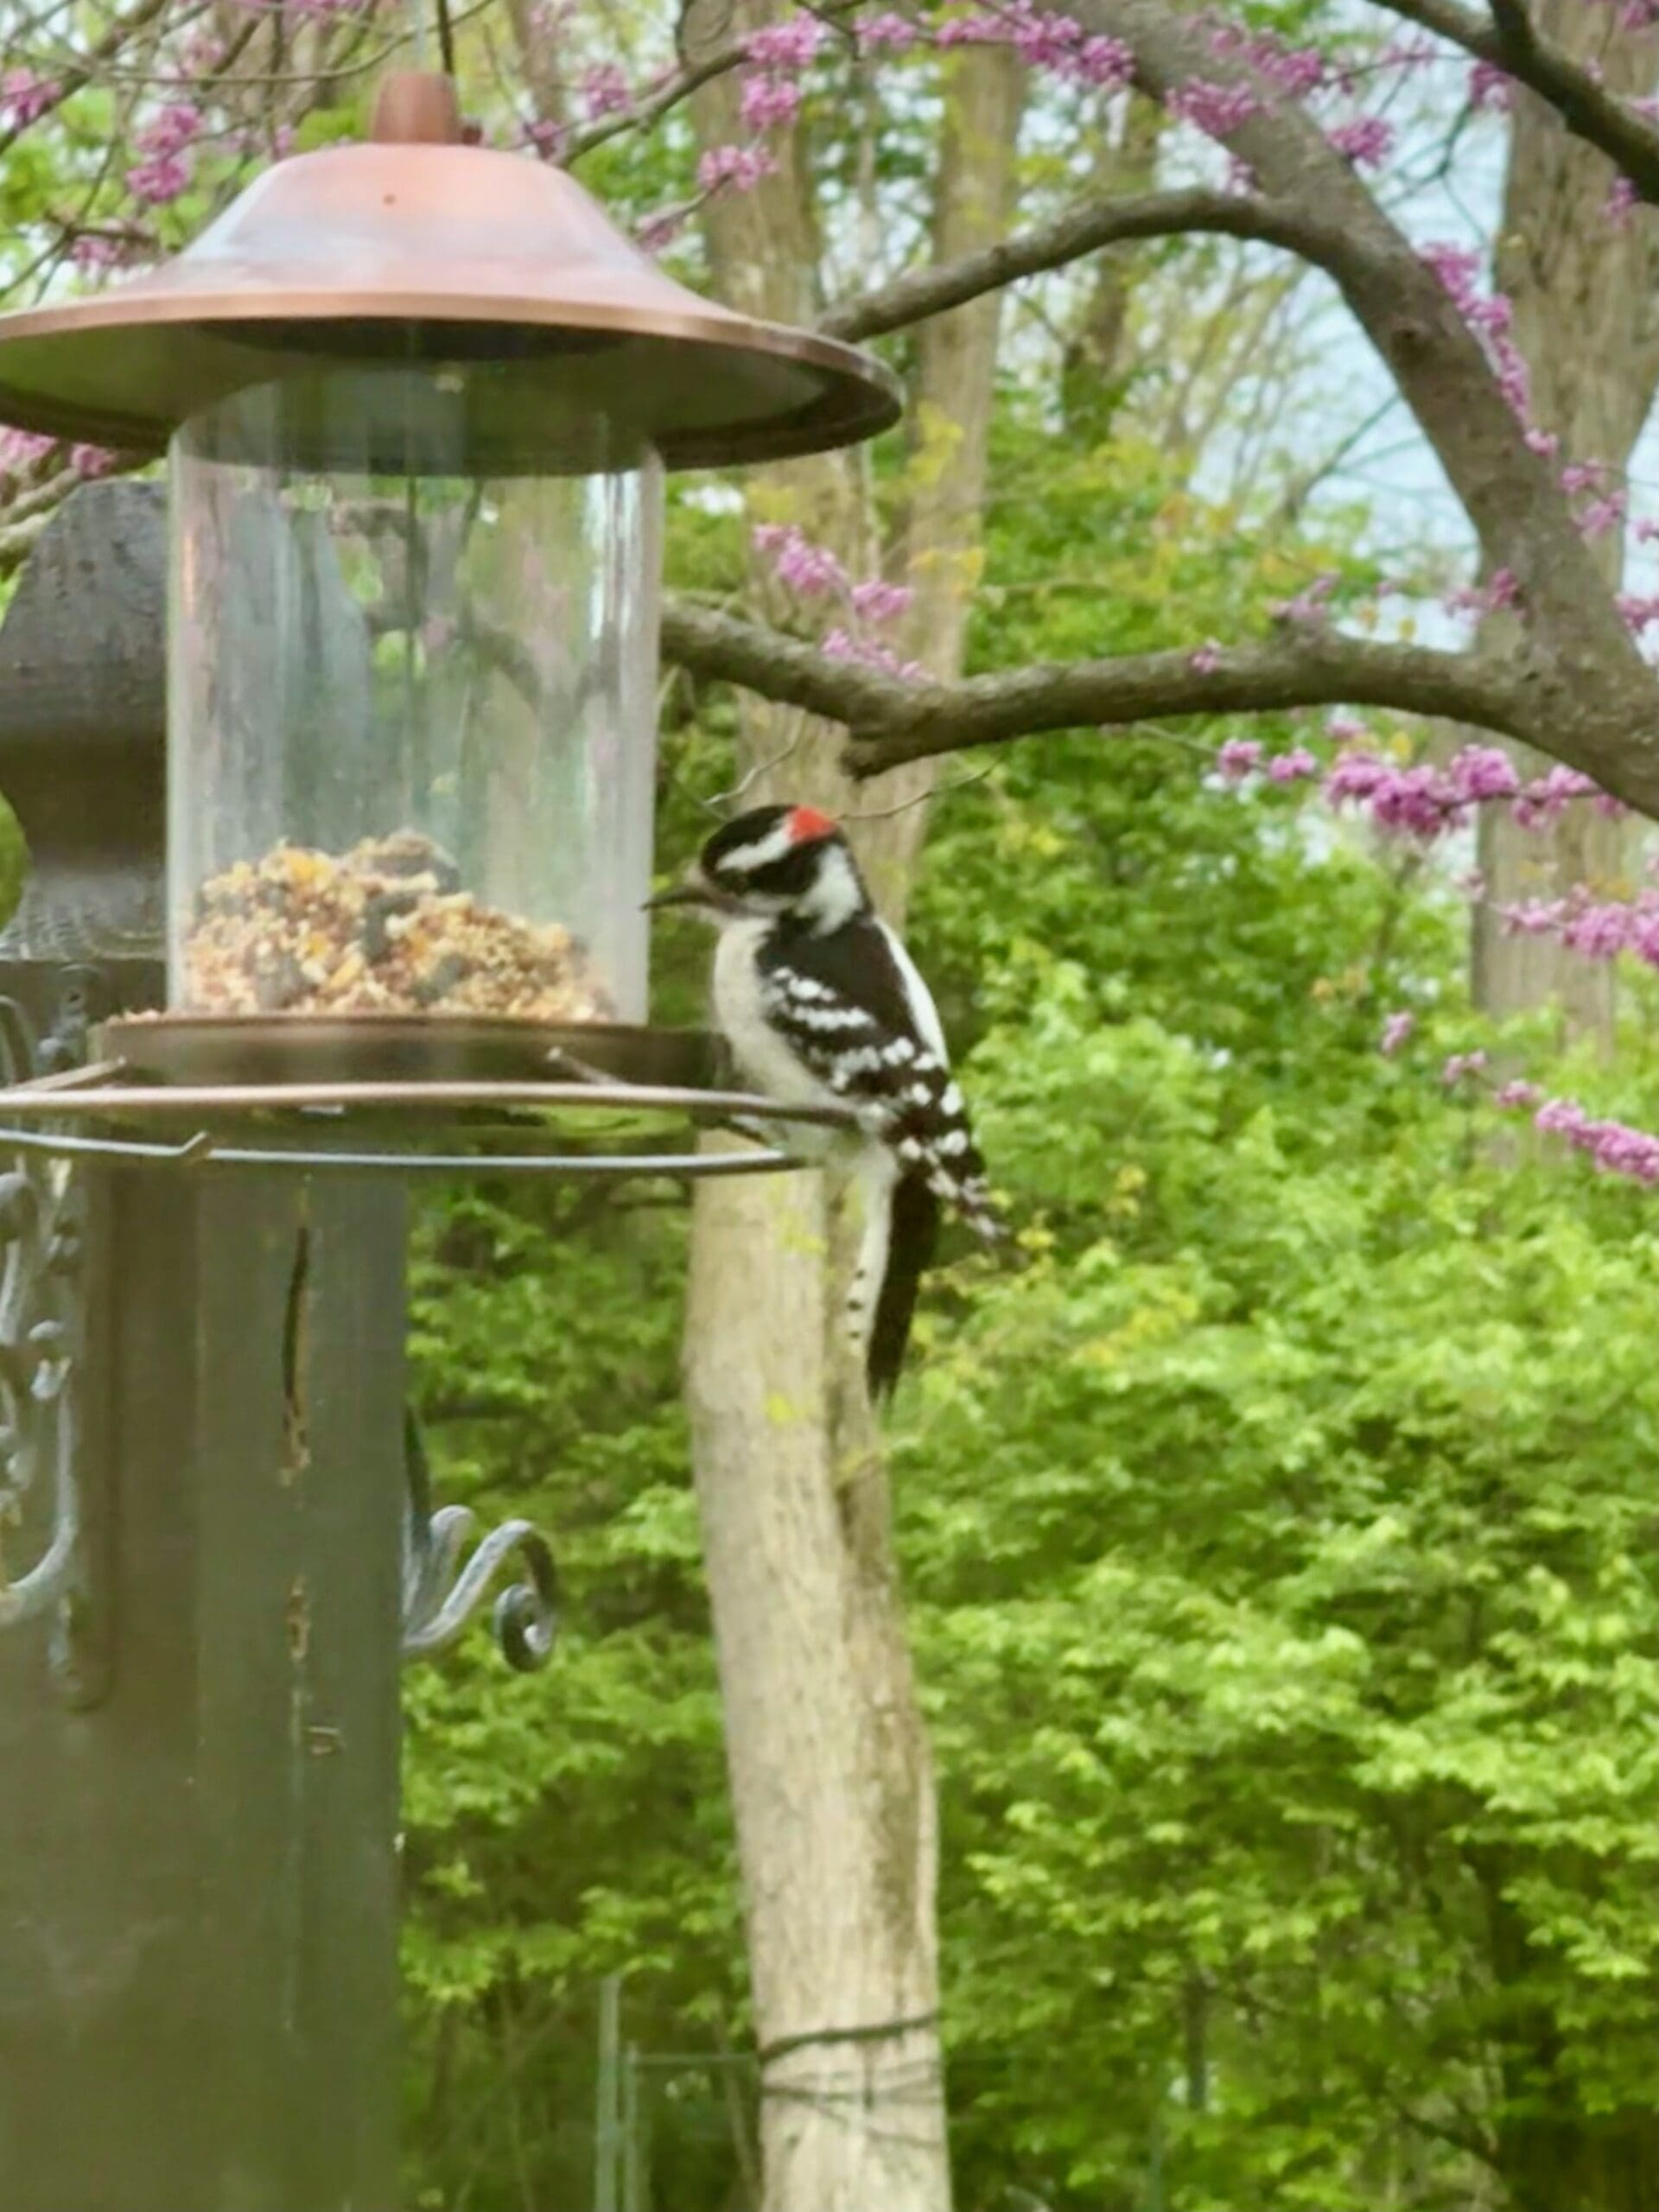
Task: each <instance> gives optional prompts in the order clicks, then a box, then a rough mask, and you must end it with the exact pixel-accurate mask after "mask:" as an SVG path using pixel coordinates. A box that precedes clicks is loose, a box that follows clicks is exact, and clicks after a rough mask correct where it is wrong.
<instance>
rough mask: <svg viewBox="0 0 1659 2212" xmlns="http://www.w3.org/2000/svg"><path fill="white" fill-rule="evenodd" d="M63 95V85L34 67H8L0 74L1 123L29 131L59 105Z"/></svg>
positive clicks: (15, 128) (14, 128)
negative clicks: (61, 88)
mask: <svg viewBox="0 0 1659 2212" xmlns="http://www.w3.org/2000/svg"><path fill="white" fill-rule="evenodd" d="M59 98H60V86H58V85H57V84H56V82H55V81H54V79H52V78H50V77H42V76H40V75H38V74H37V73H35V71H34V70H33V69H8V70H7V71H6V72H5V73H4V74H3V76H0V124H10V127H11V128H12V129H13V130H28V128H29V124H31V123H38V122H39V121H40V119H41V117H42V116H43V115H44V114H46V112H47V111H48V109H49V108H53V107H55V106H56V105H57V103H58V100H59Z"/></svg>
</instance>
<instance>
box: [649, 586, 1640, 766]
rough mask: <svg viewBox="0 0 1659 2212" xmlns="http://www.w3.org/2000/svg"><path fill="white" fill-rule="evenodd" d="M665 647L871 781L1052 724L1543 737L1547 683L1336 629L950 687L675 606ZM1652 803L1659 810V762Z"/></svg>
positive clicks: (1578, 737)
mask: <svg viewBox="0 0 1659 2212" xmlns="http://www.w3.org/2000/svg"><path fill="white" fill-rule="evenodd" d="M663 649H664V652H665V653H667V654H668V656H669V657H670V658H671V659H673V660H676V661H677V662H678V663H679V664H680V665H681V666H682V667H684V668H687V669H690V671H692V672H693V673H694V674H696V675H698V676H702V677H718V678H721V679H724V680H725V681H727V682H729V683H741V684H742V685H744V686H745V688H746V689H747V690H751V691H754V692H757V693H759V694H760V696H761V697H763V698H767V699H772V700H775V701H777V702H779V703H780V704H785V705H789V706H795V707H803V708H804V709H807V711H808V712H809V713H811V714H816V715H822V716H823V717H824V718H825V719H826V720H829V721H838V722H842V723H844V724H845V725H846V726H847V727H848V728H849V730H850V732H851V734H852V735H853V738H854V740H855V747H854V750H853V753H852V756H851V760H850V761H849V766H850V768H851V770H852V772H853V773H854V774H855V775H857V776H860V777H865V776H873V775H877V774H880V772H881V771H882V770H884V769H887V768H893V767H897V766H899V764H900V763H901V762H903V761H906V760H925V759H927V758H929V757H931V755H933V754H935V753H955V752H960V751H963V750H964V749H966V748H967V747H971V746H979V745H994V744H1000V743H1003V742H1006V741H1008V740H1010V739H1012V738H1016V737H1026V736H1031V735H1033V734H1036V733H1038V732H1039V731H1043V730H1057V729H1077V728H1084V729H1086V728H1105V727H1121V726H1123V725H1126V724H1129V723H1134V722H1140V721H1146V720H1147V718H1149V717H1154V716H1160V715H1163V716H1180V715H1224V714H1250V713H1263V712H1268V711H1273V710H1282V709H1292V708H1296V707H1314V706H1340V705H1349V706H1358V705H1363V706H1372V707H1380V708H1384V709H1391V710H1393V711H1395V712H1398V713H1404V714H1418V715H1439V716H1442V717H1444V718H1446V719H1447V720H1449V721H1460V722H1465V723H1468V724H1471V725H1473V726H1475V727H1477V728H1484V729H1491V730H1495V731H1497V732H1500V733H1502V734H1504V735H1508V736H1513V737H1522V738H1526V739H1528V740H1529V741H1536V736H1537V732H1536V730H1535V727H1534V724H1533V721H1532V717H1531V715H1530V713H1529V704H1530V693H1531V690H1532V686H1533V683H1534V681H1535V678H1534V676H1533V673H1532V671H1530V670H1529V667H1528V664H1527V663H1526V660H1525V658H1524V657H1523V656H1519V655H1516V656H1512V657H1510V658H1507V659H1503V660H1500V659H1497V658H1484V657H1482V656H1478V655H1477V654H1474V653H1466V652H1437V651H1434V650H1433V649H1431V648H1429V647H1427V646H1420V645H1391V644H1381V643H1377V642H1375V641H1373V640H1371V639H1361V638H1351V637H1347V636H1344V634H1342V633H1341V632H1337V631H1334V630H1332V629H1330V628H1328V627H1326V626H1325V625H1324V624H1298V625H1295V626H1294V627H1287V629H1286V631H1285V632H1283V633H1281V635H1280V636H1278V637H1276V638H1273V639H1267V640H1265V641H1264V642H1262V644H1259V645H1239V646H1234V647H1231V648H1229V649H1225V650H1223V649H1217V650H1215V651H1214V652H1206V653H1205V654H1204V655H1203V656H1202V657H1201V658H1199V657H1195V655H1194V654H1193V653H1192V652H1191V651H1186V650H1182V651H1177V652H1157V653H1134V654H1128V655H1125V656H1124V657H1122V658H1118V659H1113V660H1096V661H1076V662H1063V663H1053V662H1049V663H1039V664H1036V665H1035V666H1033V667H1028V668H1020V669H1015V670H1011V671H1007V672H1006V673H999V674H997V675H992V676H976V677H969V678H967V679H965V680H964V681H963V682H959V683H936V682H931V681H927V680H921V681H913V682H912V681H909V680H906V678H904V677H895V676H891V675H888V674H887V673H885V672H884V671H881V670H879V669H875V668H871V667H869V666H868V665H866V664H862V663H860V662H855V661H846V660H840V659H834V658H830V657H829V655H827V654H825V653H823V652H820V651H819V650H818V649H817V647H816V646H814V645H808V644H806V643H804V641H803V640H802V639H798V638H791V637H787V636H785V634H784V633H783V632H779V631H775V630H770V629H767V628H766V627H764V626H762V625H760V624H758V623H753V622H747V621H743V620H738V619H737V618H735V617H734V616H731V615H727V614H717V613H713V612H711V611H710V610H709V609H707V608H704V607H691V606H688V605H686V604H685V603H684V602H683V601H671V602H670V604H669V606H668V607H666V608H665V609H664V618H663ZM1195 660H1196V664H1195ZM1557 735H1558V739H1559V740H1560V741H1558V742H1557V743H1555V744H1554V745H1553V746H1552V747H1551V750H1553V751H1554V752H1555V753H1557V754H1558V757H1560V758H1561V759H1563V760H1569V761H1570V762H1571V763H1572V765H1573V766H1583V767H1584V768H1585V770H1586V773H1589V774H1593V775H1596V776H1597V777H1598V779H1599V780H1602V781H1605V775H1603V773H1602V772H1601V771H1600V770H1599V769H1597V768H1593V767H1591V766H1589V765H1588V761H1587V759H1580V758H1575V756H1574V753H1569V752H1568V750H1567V746H1568V745H1569V744H1576V746H1577V747H1578V749H1579V750H1581V751H1583V752H1585V753H1588V751H1589V750H1590V749H1591V741H1590V739H1589V737H1588V736H1587V734H1585V733H1582V732H1578V731H1570V730H1565V729H1563V730H1561V731H1560V732H1558V733H1557ZM1603 766H1604V767H1605V759H1604V762H1603ZM1625 780H1626V783H1627V784H1628V783H1629V781H1630V779H1629V778H1628V777H1627V778H1626V779H1625ZM1610 788H1611V786H1610ZM1619 796H1621V797H1627V798H1628V797H1630V792H1629V791H1628V790H1625V791H1620V793H1619ZM1647 801H1648V804H1649V805H1651V806H1652V807H1654V808H1655V809H1656V810H1659V761H1656V763H1655V766H1654V769H1653V773H1652V779H1651V782H1650V784H1649V785H1648V786H1647ZM1640 803H1641V802H1640V801H1639V800H1634V799H1633V800H1632V804H1640Z"/></svg>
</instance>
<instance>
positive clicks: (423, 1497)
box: [404, 1414, 559, 1674]
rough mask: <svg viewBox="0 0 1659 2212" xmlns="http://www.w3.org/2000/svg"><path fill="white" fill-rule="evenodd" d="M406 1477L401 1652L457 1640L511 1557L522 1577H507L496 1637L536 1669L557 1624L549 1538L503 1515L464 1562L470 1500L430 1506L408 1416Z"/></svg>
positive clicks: (525, 1666) (419, 1446) (520, 1662)
mask: <svg viewBox="0 0 1659 2212" xmlns="http://www.w3.org/2000/svg"><path fill="white" fill-rule="evenodd" d="M404 1468H405V1472H406V1476H407V1482H408V1498H407V1504H406V1513H407V1521H406V1526H405V1534H404V1658H405V1659H419V1658H425V1657H428V1656H430V1654H432V1653H433V1652H435V1651H443V1650H446V1649H448V1646H449V1645H450V1644H452V1643H456V1642H458V1641H459V1639H460V1637H461V1635H462V1634H463V1632H464V1631H465V1630H466V1627H467V1623H468V1622H469V1621H470V1620H471V1619H472V1618H473V1616H474V1613H476V1612H477V1611H478V1609H479V1607H480V1605H481V1604H482V1603H483V1601H484V1599H485V1598H486V1596H487V1595H488V1593H489V1592H490V1589H491V1588H492V1586H493V1584H494V1582H495V1580H496V1578H497V1576H498V1575H499V1573H501V1570H502V1569H503V1567H505V1565H506V1564H507V1562H508V1561H509V1560H515V1559H516V1561H517V1563H518V1566H519V1567H521V1568H522V1569H523V1570H524V1580H520V1581H516V1582H512V1583H510V1584H509V1585H508V1586H507V1587H506V1588H505V1590H503V1591H501V1592H500V1593H499V1595H498V1597H497V1599H496V1601H495V1606H494V1628H495V1640H496V1642H497V1643H499V1646H500V1648H501V1656H503V1658H505V1661H506V1662H507V1664H508V1666H510V1667H512V1668H514V1669H517V1670H518V1673H520V1674H532V1673H534V1672H535V1670H536V1669H537V1668H539V1667H544V1666H545V1665H546V1664H547V1662H548V1660H549V1659H550V1656H552V1651H553V1643H554V1638H555V1637H556V1634H557V1631H558V1599H559V1582H558V1570H557V1568H556V1566H555V1565H554V1561H553V1554H552V1552H551V1550H550V1548H549V1546H548V1543H547V1540H546V1538H545V1537H544V1536H543V1535H541V1534H540V1532H539V1531H538V1530H537V1529H536V1528H535V1526H534V1525H533V1524H532V1523H531V1522H528V1521H520V1520H513V1521H504V1522H502V1523H501V1524H500V1526H499V1528H496V1529H491V1530H490V1532H489V1534H488V1535H486V1536H485V1537H483V1538H482V1539H481V1541H480V1543H479V1544H478V1546H477V1548H476V1549H475V1550H474V1553H473V1554H472V1556H471V1558H470V1559H468V1560H467V1563H466V1565H465V1566H464V1567H463V1566H462V1565H461V1554H462V1552H463V1551H464V1550H465V1549H466V1548H467V1540H468V1539H469V1537H470V1536H471V1535H472V1533H473V1530H474V1527H475V1526H476V1525H477V1518H478V1516H476V1514H474V1512H473V1510H472V1509H471V1508H470V1507H469V1506H465V1505H445V1506H442V1507H440V1508H439V1510H437V1511H436V1512H434V1511H433V1510H432V1484H431V1476H430V1471H429V1468H428V1465H427V1459H426V1446H425V1445H424V1443H423V1440H422V1437H421V1431H420V1424H419V1423H418V1422H417V1421H416V1419H415V1416H414V1415H413V1414H408V1415H406V1417H405V1420H404Z"/></svg>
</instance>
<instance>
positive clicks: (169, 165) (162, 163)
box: [127, 100, 201, 207]
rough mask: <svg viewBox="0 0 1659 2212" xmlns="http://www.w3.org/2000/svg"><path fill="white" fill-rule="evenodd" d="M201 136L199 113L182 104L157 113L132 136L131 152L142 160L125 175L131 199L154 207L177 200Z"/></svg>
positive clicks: (187, 179) (192, 169) (175, 103)
mask: <svg viewBox="0 0 1659 2212" xmlns="http://www.w3.org/2000/svg"><path fill="white" fill-rule="evenodd" d="M200 135H201V116H200V111H199V110H197V109H195V108H194V107H189V106H187V105H185V103H184V102H183V101H182V100H175V101H173V102H171V103H170V104H169V105H168V106H166V107H163V108H160V109H158V110H157V111H156V113H155V114H154V115H153V116H152V117H151V118H150V119H149V122H148V123H146V124H144V125H143V128H142V129H141V130H137V132H135V133H134V136H133V142H132V143H133V146H134V149H136V151H137V153H138V154H139V155H140V156H142V157H143V158H142V159H141V160H139V161H137V162H135V163H134V164H133V166H132V168H130V169H129V170H128V171H127V189H128V190H129V191H130V193H131V194H132V195H133V197H134V199H135V200H143V201H144V202H145V203H146V204H147V205H148V206H150V207H162V206H164V205H165V204H166V202H167V201H168V200H176V199H177V198H178V196H179V194H181V192H183V191H184V190H185V189H186V188H187V187H188V184H189V182H190V180H191V177H192V176H193V175H194V173H195V156H194V152H193V150H192V149H193V148H194V143H195V141H196V140H197V138H198V137H200Z"/></svg>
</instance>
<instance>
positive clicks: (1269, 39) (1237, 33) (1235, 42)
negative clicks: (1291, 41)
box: [1210, 23, 1329, 99]
mask: <svg viewBox="0 0 1659 2212" xmlns="http://www.w3.org/2000/svg"><path fill="white" fill-rule="evenodd" d="M1210 51H1211V54H1216V55H1217V56H1218V57H1219V58H1220V59H1221V60H1224V61H1242V62H1243V64H1244V66H1245V67H1246V68H1248V69H1253V70H1254V71H1255V73H1256V75H1257V76H1258V77H1262V78H1265V79H1267V81H1268V84H1270V85H1272V86H1274V87H1275V88H1276V89H1277V90H1278V91H1280V92H1284V93H1286V94H1287V95H1288V96H1289V98H1291V99H1305V98H1306V95H1307V94H1308V93H1309V92H1318V91H1319V88H1320V86H1322V85H1324V84H1325V81H1326V79H1327V77H1328V74H1329V72H1328V70H1327V69H1326V67H1325V56H1324V55H1323V54H1321V53H1320V52H1319V48H1317V47H1313V46H1287V44H1286V42H1285V41H1284V40H1283V39H1281V38H1275V37H1274V35H1273V33H1272V32H1271V31H1251V30H1247V29H1244V27H1243V25H1242V24H1239V23H1217V25H1216V27H1215V29H1213V30H1212V31H1211V34H1210Z"/></svg>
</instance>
